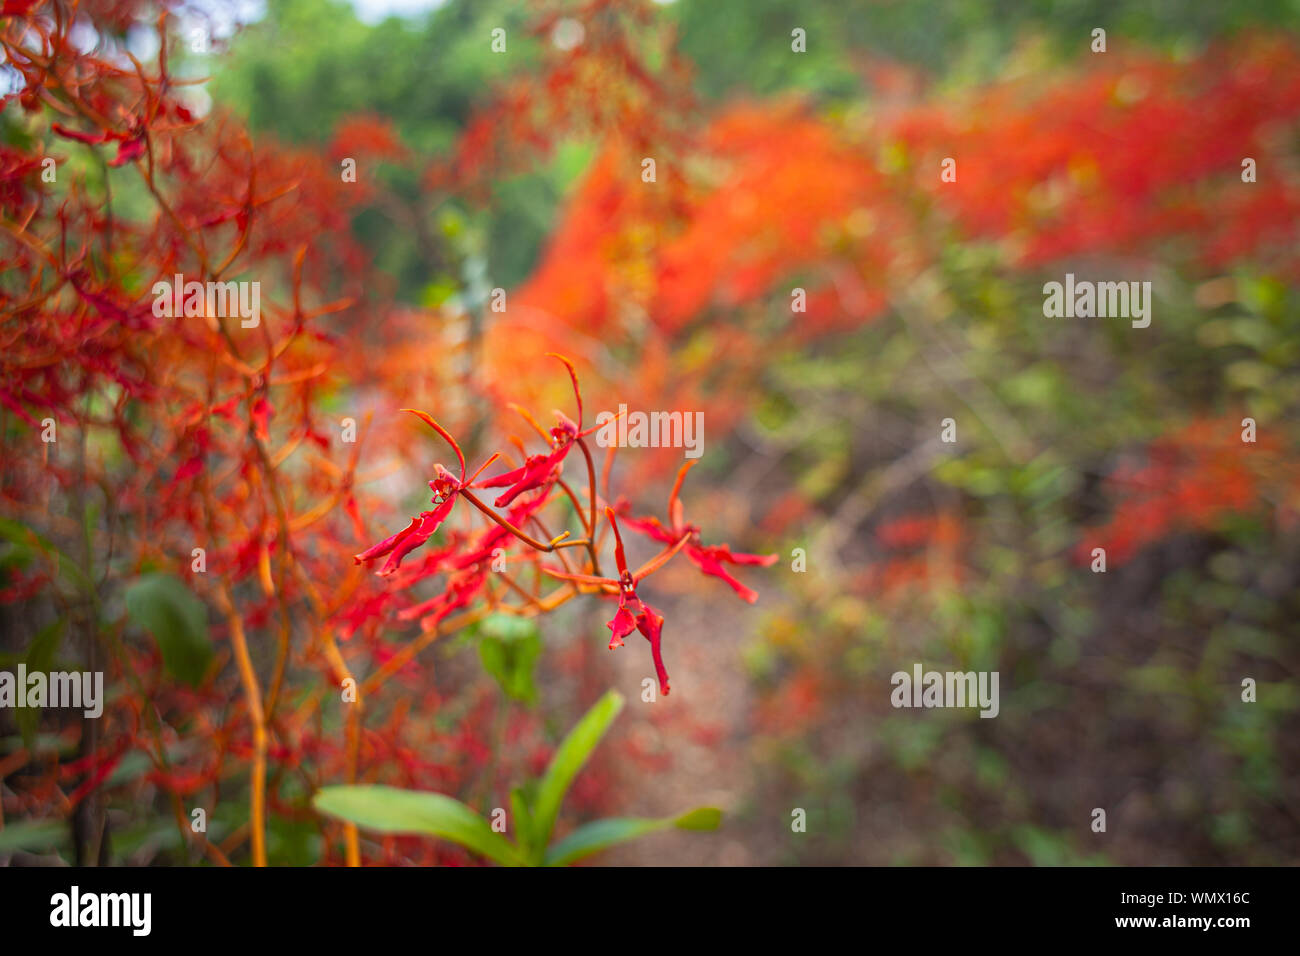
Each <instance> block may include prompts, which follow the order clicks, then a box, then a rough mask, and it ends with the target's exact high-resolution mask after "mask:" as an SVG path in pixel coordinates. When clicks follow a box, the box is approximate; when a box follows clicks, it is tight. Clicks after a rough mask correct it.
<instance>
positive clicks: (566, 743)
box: [533, 690, 623, 846]
mask: <svg viewBox="0 0 1300 956" xmlns="http://www.w3.org/2000/svg"><path fill="white" fill-rule="evenodd" d="M622 709H623V696H622V695H621V694H619V693H618V692H617V691H613V690H611V691H609V692H608V693H606V694H605V696H604V697H602V698H601V699H600V700H598V701H596V703H595V704H593V705H592V708H591V710H589V711H587V712H586V713H585V714H584V715H583V717H582V719H581V720H579V721H578V723H577V725H576V726H575V727H574V728H573V729H572V730H571V731H569V735H568V736H567V737H565V738H564V740H563V741H562V742H561V743H560V746H559V749H558V750H556V751H555V756H554V757H552V758H551V764H550V766H549V767H547V768H546V775H545V776H544V777H542V781H541V784H540V786H539V787H538V788H537V802H536V803H535V804H534V805H533V823H534V826H533V835H534V837H535V838H536V840H537V842H538V844H540V845H542V846H545V845H546V844H547V843H548V842H549V841H550V839H551V831H552V830H554V829H555V819H556V817H558V816H559V814H560V804H561V803H563V802H564V795H565V794H566V793H567V792H568V790H569V785H570V784H571V783H573V778H574V777H576V776H577V775H578V771H579V770H581V769H582V766H583V764H585V763H586V762H587V759H588V758H589V757H590V756H591V752H592V751H593V750H595V749H596V745H597V744H598V743H600V739H601V738H602V737H604V736H605V731H607V730H609V725H610V724H612V723H613V722H614V718H615V717H617V716H618V712H619V711H620V710H622Z"/></svg>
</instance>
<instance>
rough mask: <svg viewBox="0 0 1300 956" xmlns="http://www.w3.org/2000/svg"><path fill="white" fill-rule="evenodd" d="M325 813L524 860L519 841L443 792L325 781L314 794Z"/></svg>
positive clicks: (499, 858)
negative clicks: (514, 842)
mask: <svg viewBox="0 0 1300 956" xmlns="http://www.w3.org/2000/svg"><path fill="white" fill-rule="evenodd" d="M312 803H313V805H314V806H315V807H316V809H317V810H318V811H320V812H321V813H326V814H329V815H330V816H333V817H338V818H339V819H341V820H347V821H348V822H349V823H355V824H356V825H357V826H359V827H362V828H363V829H366V830H373V831H375V832H376V833H404V834H417V835H422V836H435V837H441V838H442V839H444V840H450V841H451V842H452V843H457V844H459V845H461V846H463V847H465V849H467V850H469V851H471V852H473V853H477V854H478V855H479V856H485V857H487V858H488V859H489V860H494V861H496V862H497V863H500V864H502V865H504V866H519V865H521V864H522V863H523V862H524V860H523V859H522V858H521V856H520V854H519V851H518V850H517V849H516V848H515V846H514V845H513V844H512V843H511V842H510V841H509V840H507V839H506V838H505V837H503V836H501V834H499V833H496V832H494V831H493V829H492V826H491V824H489V823H488V822H487V820H485V819H483V817H481V816H480V815H479V814H477V813H475V812H474V811H473V810H471V809H470V808H469V807H467V806H466V805H465V804H463V803H461V802H460V801H459V800H456V799H454V798H452V797H449V796H446V795H445V794H441V793H428V792H424V791H418V790H401V789H398V788H397V787H381V786H373V785H355V786H338V787H324V788H322V789H321V790H320V791H318V792H317V794H316V797H315V798H314V799H313V800H312Z"/></svg>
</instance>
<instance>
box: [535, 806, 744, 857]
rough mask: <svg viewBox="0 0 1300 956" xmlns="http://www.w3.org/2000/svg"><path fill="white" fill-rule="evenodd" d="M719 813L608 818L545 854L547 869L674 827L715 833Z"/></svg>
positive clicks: (581, 829)
mask: <svg viewBox="0 0 1300 956" xmlns="http://www.w3.org/2000/svg"><path fill="white" fill-rule="evenodd" d="M721 822H722V811H721V810H719V809H717V808H716V807H699V808H697V809H695V810H691V811H689V812H687V813H683V814H682V815H681V816H677V817H662V818H660V819H657V820H656V819H653V818H650V817H611V818H610V819H608V820H597V821H596V822H595V823H588V824H587V825H585V826H581V827H578V829H576V830H574V831H573V832H572V833H570V834H569V835H568V836H567V837H565V838H564V839H563V840H561V841H560V842H559V843H556V844H555V845H554V846H552V847H551V848H550V849H548V850H547V851H546V859H545V864H546V865H547V866H567V865H568V864H570V863H576V862H577V861H578V860H581V859H583V858H585V857H588V856H591V855H592V854H593V853H599V852H600V851H601V850H604V849H607V848H609V847H611V846H614V845H615V844H618V843H626V842H627V841H629V840H635V839H637V838H638V837H642V836H645V835H646V834H647V833H654V832H656V831H657V830H667V829H668V828H669V827H677V828H679V829H682V830H716V829H717V827H718V824H719V823H721Z"/></svg>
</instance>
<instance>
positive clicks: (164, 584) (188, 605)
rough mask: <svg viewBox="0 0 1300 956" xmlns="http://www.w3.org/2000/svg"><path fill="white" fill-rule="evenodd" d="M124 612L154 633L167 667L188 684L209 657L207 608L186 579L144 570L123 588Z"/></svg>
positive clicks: (196, 679)
mask: <svg viewBox="0 0 1300 956" xmlns="http://www.w3.org/2000/svg"><path fill="white" fill-rule="evenodd" d="M126 612H127V615H128V616H129V617H130V618H131V620H132V621H133V622H134V623H135V624H137V625H139V626H140V627H142V628H144V629H145V630H146V631H148V632H149V633H151V634H152V635H153V636H154V639H155V640H156V641H157V642H158V649H159V650H160V651H162V658H163V664H164V665H165V666H166V668H167V670H168V671H170V672H171V673H172V674H174V675H175V676H176V677H178V678H180V679H181V680H183V681H185V682H186V683H188V684H189V685H191V686H196V685H197V684H198V683H199V681H200V680H202V678H203V672H204V671H205V670H206V669H207V666H208V661H210V660H211V659H212V644H211V643H210V642H209V641H208V609H207V607H206V606H205V605H204V603H203V602H202V601H200V600H199V599H198V598H197V597H195V595H194V592H193V591H191V590H190V589H189V588H188V587H186V585H185V582H183V581H181V579H180V578H178V577H175V576H174V575H171V574H163V573H161V572H158V573H153V574H144V575H141V576H140V577H139V578H137V579H136V580H135V583H133V584H132V585H131V586H130V587H129V588H127V590H126Z"/></svg>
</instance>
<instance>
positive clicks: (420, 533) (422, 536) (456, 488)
mask: <svg viewBox="0 0 1300 956" xmlns="http://www.w3.org/2000/svg"><path fill="white" fill-rule="evenodd" d="M402 411H404V412H410V413H411V414H412V415H414V416H415V417H416V418H418V419H420V421H422V422H424V423H425V424H426V425H428V426H429V427H430V428H432V429H433V430H434V431H436V432H437V433H438V434H439V435H441V436H442V437H443V438H444V439H445V440H446V442H447V444H449V445H451V447H452V450H453V451H455V452H456V460H457V461H458V462H459V463H460V477H459V478H457V477H454V476H453V475H452V474H451V472H449V471H448V470H447V469H446V468H444V467H443V466H442V465H434V473H435V475H436V477H435V478H434V479H433V480H432V481H430V482H429V487H430V488H431V489H432V490H433V498H432V504H434V505H435V506H436V507H435V508H434V509H433V510H432V511H421V512H420V513H419V514H418V515H417V516H416V517H414V518H412V519H411V523H410V524H409V525H407V526H406V527H405V528H403V529H402V530H401V531H399V532H397V534H395V535H393V536H392V537H389V538H385V539H384V540H383V541H381V542H379V543H378V544H377V545H375V546H374V547H372V548H367V549H366V550H365V551H362V552H361V553H360V554H357V555H353V558H352V560H353V561H355V562H356V563H357V564H364V563H366V562H368V561H371V560H373V559H374V558H380V557H383V556H384V555H388V556H389V557H388V560H387V561H385V562H384V566H383V567H382V568H380V569H379V571H378V574H379V575H380V576H381V577H386V576H388V575H390V574H392V573H393V572H394V571H396V570H397V569H398V568H399V567H401V565H402V558H404V557H406V555H408V554H410V553H411V552H412V551H414V550H415V549H416V548H418V547H419V546H420V545H422V544H424V543H425V542H426V541H428V540H429V538H430V536H432V535H433V533H434V532H435V531H437V530H438V528H439V527H440V526H441V525H442V523H443V522H444V521H445V520H447V515H449V514H451V509H452V507H453V506H454V505H455V503H456V499H457V498H458V497H459V495H460V491H461V489H462V488H464V487H466V486H467V485H469V484H471V483H473V480H474V479H473V478H471V479H470V480H469V481H468V482H467V481H466V480H465V455H464V453H463V452H462V451H461V450H460V445H458V444H456V439H454V438H452V437H451V435H450V434H449V433H448V432H447V430H446V429H445V428H443V427H442V426H441V425H439V424H438V423H437V422H436V421H434V420H433V418H432V416H430V415H429V414H428V413H427V412H421V411H417V410H416V409H414V408H403V409H402ZM496 458H497V456H496V455H493V456H492V457H491V458H489V459H488V460H487V461H485V462H484V463H483V464H482V465H481V466H480V467H479V470H478V472H476V473H475V477H477V475H478V474H479V473H481V472H482V471H483V469H484V468H486V467H487V466H488V465H490V464H492V462H493V461H495V460H496Z"/></svg>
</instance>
